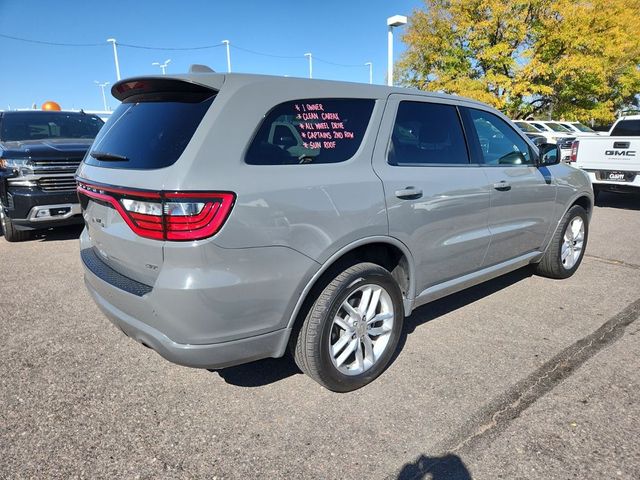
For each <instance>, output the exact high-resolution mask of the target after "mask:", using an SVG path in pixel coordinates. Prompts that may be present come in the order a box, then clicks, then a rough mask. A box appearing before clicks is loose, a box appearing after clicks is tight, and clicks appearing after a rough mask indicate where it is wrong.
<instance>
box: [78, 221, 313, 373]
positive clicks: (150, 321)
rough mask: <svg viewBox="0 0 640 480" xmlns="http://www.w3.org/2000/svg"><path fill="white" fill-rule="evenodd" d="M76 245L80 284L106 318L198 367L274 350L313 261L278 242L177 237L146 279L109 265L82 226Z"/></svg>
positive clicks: (279, 348)
mask: <svg viewBox="0 0 640 480" xmlns="http://www.w3.org/2000/svg"><path fill="white" fill-rule="evenodd" d="M80 248H81V258H82V261H83V264H84V271H85V283H86V285H87V288H88V290H89V292H90V294H91V296H92V297H93V299H94V301H95V302H96V304H97V305H98V306H99V308H100V309H101V310H102V312H103V313H104V314H105V315H106V316H107V318H109V320H110V321H111V322H112V323H114V324H115V325H116V326H118V328H120V329H121V330H122V331H123V332H125V333H126V334H127V335H128V336H130V337H132V338H134V339H135V340H137V341H139V342H140V343H143V344H144V345H146V346H149V347H151V348H152V349H154V350H155V351H156V352H158V353H159V354H160V355H161V356H163V357H164V358H166V359H167V360H170V361H172V362H174V363H178V364H180V365H185V366H190V367H197V368H223V367H228V366H231V365H236V364H240V363H246V362H250V361H253V360H258V359H261V358H267V357H276V358H277V357H281V356H282V355H283V354H284V352H285V350H286V346H287V341H288V339H289V335H290V330H289V329H287V327H288V322H289V319H290V318H291V314H292V312H293V309H294V308H295V304H296V302H297V300H298V297H299V296H300V294H301V293H302V289H303V288H304V286H305V285H306V283H307V281H308V279H309V278H311V276H312V275H313V273H315V271H317V269H318V267H319V266H318V264H317V263H315V262H313V261H312V260H311V259H309V258H308V257H305V256H304V255H302V254H299V253H298V252H295V251H294V250H291V249H288V248H283V247H264V248H249V249H224V248H221V247H218V246H216V245H215V244H213V242H208V243H206V244H200V245H197V244H193V243H191V244H180V245H172V248H166V249H165V254H164V262H163V264H162V265H161V266H160V268H159V272H158V276H157V278H156V279H155V281H153V282H152V283H153V284H152V285H146V284H143V283H140V282H138V281H136V280H133V279H131V278H129V277H125V276H124V275H122V274H120V273H119V272H117V271H116V270H114V269H113V268H111V267H110V266H109V265H108V264H107V263H106V260H103V259H102V257H101V253H100V252H99V251H96V249H94V248H93V247H92V245H91V240H90V238H89V236H88V233H87V230H86V229H85V231H84V232H83V233H82V235H81V237H80ZM87 250H90V251H91V252H93V254H91V253H90V252H87Z"/></svg>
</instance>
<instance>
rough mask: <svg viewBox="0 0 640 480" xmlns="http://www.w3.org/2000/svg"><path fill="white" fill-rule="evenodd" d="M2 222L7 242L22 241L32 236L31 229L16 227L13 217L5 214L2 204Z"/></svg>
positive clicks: (0, 220) (0, 218) (0, 207)
mask: <svg viewBox="0 0 640 480" xmlns="http://www.w3.org/2000/svg"><path fill="white" fill-rule="evenodd" d="M0 223H1V224H2V232H3V233H4V238H5V239H6V240H7V242H22V241H24V240H28V239H29V238H31V232H30V231H28V230H18V229H16V227H15V225H14V224H13V222H12V221H11V219H10V218H9V217H7V216H6V215H5V214H4V210H3V208H2V205H0Z"/></svg>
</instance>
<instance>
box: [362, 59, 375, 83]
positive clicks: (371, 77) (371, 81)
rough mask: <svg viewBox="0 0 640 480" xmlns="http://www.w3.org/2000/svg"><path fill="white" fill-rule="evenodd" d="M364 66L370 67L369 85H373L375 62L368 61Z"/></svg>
mask: <svg viewBox="0 0 640 480" xmlns="http://www.w3.org/2000/svg"><path fill="white" fill-rule="evenodd" d="M364 66H365V67H369V85H371V84H372V83H373V63H371V62H367V63H365V64H364Z"/></svg>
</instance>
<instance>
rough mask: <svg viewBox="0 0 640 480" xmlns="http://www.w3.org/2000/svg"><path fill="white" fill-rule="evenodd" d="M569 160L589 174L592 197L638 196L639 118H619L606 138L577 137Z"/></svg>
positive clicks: (638, 116) (636, 116)
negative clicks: (604, 194)
mask: <svg viewBox="0 0 640 480" xmlns="http://www.w3.org/2000/svg"><path fill="white" fill-rule="evenodd" d="M571 161H572V162H575V164H574V165H575V166H576V167H578V168H581V169H582V170H584V171H585V172H587V173H588V174H589V178H591V183H592V184H593V191H594V193H595V194H597V193H598V192H599V191H600V190H609V191H615V192H638V193H640V115H633V116H628V117H621V118H619V119H618V120H617V121H616V123H614V124H613V127H611V130H610V131H609V134H608V135H601V136H593V137H580V138H579V139H577V140H576V141H575V142H573V146H572V148H571Z"/></svg>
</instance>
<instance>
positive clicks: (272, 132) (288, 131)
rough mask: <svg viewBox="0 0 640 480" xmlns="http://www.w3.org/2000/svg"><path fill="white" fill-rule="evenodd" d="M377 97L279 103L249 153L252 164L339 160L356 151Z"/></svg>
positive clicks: (314, 162) (270, 113)
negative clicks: (370, 98)
mask: <svg viewBox="0 0 640 480" xmlns="http://www.w3.org/2000/svg"><path fill="white" fill-rule="evenodd" d="M374 103H375V101H374V100H368V99H353V98H352V99H347V98H314V99H305V100H296V101H293V102H286V103H281V104H280V105H277V106H276V107H275V108H274V109H273V110H271V111H270V112H269V113H268V114H267V116H266V118H265V119H264V122H263V123H262V125H261V126H260V128H259V129H258V133H257V134H256V136H255V137H254V139H253V142H252V143H251V146H250V147H249V149H248V151H247V154H246V156H245V161H246V162H247V163H249V164H252V165H285V164H309V163H313V164H318V163H337V162H344V161H345V160H348V159H350V158H351V157H353V155H354V154H355V153H356V151H357V150H358V148H359V147H360V144H361V143H362V137H363V136H364V133H365V131H366V130H367V125H369V120H370V118H371V112H372V111H373V105H374Z"/></svg>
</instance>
